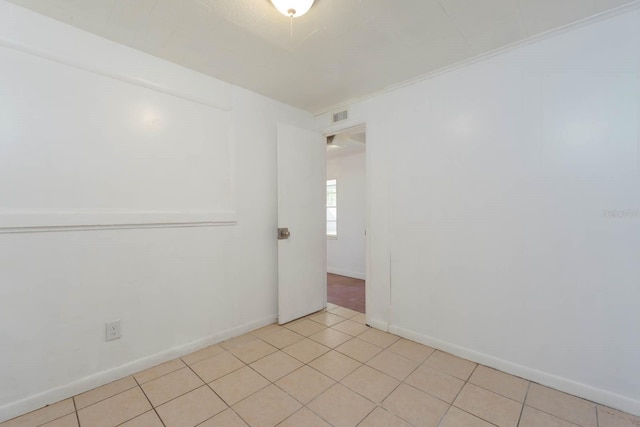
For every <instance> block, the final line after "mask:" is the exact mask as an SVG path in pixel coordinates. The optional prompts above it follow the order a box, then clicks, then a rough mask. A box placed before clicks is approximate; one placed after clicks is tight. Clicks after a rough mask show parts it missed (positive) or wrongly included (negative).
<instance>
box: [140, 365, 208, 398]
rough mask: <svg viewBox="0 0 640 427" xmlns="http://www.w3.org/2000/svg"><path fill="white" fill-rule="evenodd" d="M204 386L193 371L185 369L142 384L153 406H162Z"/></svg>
mask: <svg viewBox="0 0 640 427" xmlns="http://www.w3.org/2000/svg"><path fill="white" fill-rule="evenodd" d="M203 385H204V383H203V382H202V380H201V379H200V378H198V376H197V375H196V374H194V373H193V371H192V370H191V369H189V368H183V369H180V370H179V371H175V372H172V373H170V374H167V375H165V376H163V377H160V378H158V379H155V380H153V381H149V382H148V383H146V384H142V386H141V387H142V389H143V390H144V393H145V394H146V395H147V397H148V398H149V401H151V404H152V405H153V406H160V405H162V404H163V403H166V402H168V401H170V400H171V399H175V398H176V397H178V396H181V395H183V394H185V393H188V392H190V391H191V390H195V389H196V388H198V387H200V386H203Z"/></svg>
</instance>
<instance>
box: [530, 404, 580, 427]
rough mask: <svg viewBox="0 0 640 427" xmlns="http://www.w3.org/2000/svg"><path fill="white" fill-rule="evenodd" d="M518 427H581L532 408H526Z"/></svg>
mask: <svg viewBox="0 0 640 427" xmlns="http://www.w3.org/2000/svg"><path fill="white" fill-rule="evenodd" d="M518 427H579V426H578V425H577V424H573V423H570V422H569V421H565V420H563V419H560V418H558V417H554V416H553V415H549V414H547V413H545V412H542V411H539V410H537V409H535V408H532V407H530V406H525V407H524V409H523V410H522V416H521V418H520V424H518Z"/></svg>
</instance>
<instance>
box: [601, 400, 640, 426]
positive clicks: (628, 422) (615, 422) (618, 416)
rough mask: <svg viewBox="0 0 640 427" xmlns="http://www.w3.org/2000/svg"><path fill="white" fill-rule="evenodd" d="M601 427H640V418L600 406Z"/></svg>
mask: <svg viewBox="0 0 640 427" xmlns="http://www.w3.org/2000/svg"><path fill="white" fill-rule="evenodd" d="M598 423H599V424H598V425H599V427H640V417H634V416H633V415H629V414H625V413H623V412H620V411H616V410H615V409H611V408H607V407H606V406H602V405H598Z"/></svg>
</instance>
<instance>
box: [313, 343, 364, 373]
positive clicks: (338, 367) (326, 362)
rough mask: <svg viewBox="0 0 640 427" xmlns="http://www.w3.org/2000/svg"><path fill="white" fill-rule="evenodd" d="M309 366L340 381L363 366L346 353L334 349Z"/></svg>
mask: <svg viewBox="0 0 640 427" xmlns="http://www.w3.org/2000/svg"><path fill="white" fill-rule="evenodd" d="M309 366H311V367H312V368H314V369H317V370H318V371H320V372H322V373H323V374H325V375H327V376H329V377H331V378H333V379H334V380H336V381H340V380H341V379H343V378H344V377H346V376H347V375H349V374H350V373H351V372H353V371H355V370H356V369H358V368H359V367H360V366H362V364H361V363H360V362H358V361H356V360H353V359H352V358H350V357H347V356H345V355H344V354H341V353H338V352H337V351H334V350H332V351H330V352H328V353H326V354H323V355H322V356H320V357H318V358H317V359H316V360H314V361H312V362H311V363H309Z"/></svg>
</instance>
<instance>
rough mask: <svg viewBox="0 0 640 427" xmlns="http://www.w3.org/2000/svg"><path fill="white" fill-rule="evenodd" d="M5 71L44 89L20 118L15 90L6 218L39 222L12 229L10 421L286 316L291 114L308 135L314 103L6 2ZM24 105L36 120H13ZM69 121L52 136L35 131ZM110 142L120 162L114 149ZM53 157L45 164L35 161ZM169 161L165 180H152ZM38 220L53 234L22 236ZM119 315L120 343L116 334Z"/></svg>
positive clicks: (6, 146) (0, 241) (3, 350)
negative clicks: (149, 109) (279, 129)
mask: <svg viewBox="0 0 640 427" xmlns="http://www.w3.org/2000/svg"><path fill="white" fill-rule="evenodd" d="M0 63H1V64H2V75H3V77H5V76H12V77H14V78H16V79H17V78H18V77H20V79H21V80H20V82H21V83H20V84H29V83H31V84H33V85H34V86H37V87H39V88H40V89H41V91H40V93H39V95H37V94H36V93H31V94H30V95H29V96H30V98H29V99H30V100H29V104H28V105H26V106H24V108H23V109H22V110H19V108H18V107H19V106H17V105H8V104H7V99H8V98H5V97H4V96H5V93H6V91H7V90H8V88H7V86H0V87H2V88H3V89H2V92H3V94H2V101H0V105H1V106H2V107H0V108H2V114H0V156H2V159H0V162H1V163H2V165H3V167H2V171H1V173H2V177H3V182H2V184H1V185H2V189H3V190H2V191H3V192H12V193H10V194H12V197H5V196H6V195H7V194H4V193H3V195H2V197H1V198H0V212H1V213H2V214H11V213H16V212H17V215H14V216H13V218H14V219H15V218H18V219H20V218H22V217H23V214H24V213H25V212H26V211H28V210H32V211H33V212H34V215H35V216H34V218H35V219H34V222H32V223H29V224H25V223H10V222H9V221H8V220H7V221H5V222H4V223H3V225H4V226H6V227H8V228H4V229H3V230H2V231H0V325H3V326H2V327H0V421H1V420H4V419H7V418H11V417H13V416H15V415H18V414H20V413H23V412H26V411H28V410H31V409H35V408H37V407H40V406H43V405H44V404H48V403H52V402H54V401H57V400H59V399H62V398H65V397H68V396H70V395H72V394H75V393H78V392H81V391H84V390H87V389H90V388H93V387H95V386H97V385H100V384H103V383H105V382H108V381H110V380H113V379H116V378H118V377H121V376H124V375H127V374H130V373H133V372H135V371H137V370H139V369H143V368H145V367H148V366H151V365H153V364H155V363H158V362H162V361H164V360H167V359H169V358H172V357H175V356H178V355H181V354H183V353H185V352H188V351H190V350H193V349H195V348H198V347H202V346H205V345H206V344H209V343H213V342H217V341H220V340H222V339H224V338H226V337H228V336H231V335H234V334H238V333H241V332H243V331H246V330H249V329H252V328H255V327H257V326H260V325H263V324H266V323H269V322H272V321H274V320H275V316H276V312H277V271H276V260H277V246H276V245H277V241H276V240H275V239H274V234H273V233H274V230H275V229H276V227H277V220H276V215H277V207H276V123H277V122H285V123H290V124H294V125H297V126H300V127H305V128H311V127H312V125H313V119H312V117H311V116H310V115H309V114H308V113H306V112H302V111H300V110H297V109H294V108H291V107H288V106H285V105H283V104H280V103H277V102H275V101H271V100H269V99H266V98H264V97H261V96H258V95H255V94H253V93H251V92H248V91H246V90H243V89H240V88H237V87H233V86H231V85H228V84H226V83H223V82H220V81H217V80H214V79H211V78H209V77H207V76H204V75H201V74H198V73H195V72H192V71H189V70H187V69H184V68H182V67H179V66H176V65H174V64H170V63H168V62H165V61H162V60H159V59H156V58H153V57H150V56H148V55H145V54H142V53H139V52H137V51H134V50H131V49H128V48H125V47H123V46H120V45H117V44H115V43H112V42H110V41H106V40H104V39H100V38H98V37H95V36H93V35H90V34H88V33H84V32H82V31H80V30H77V29H75V28H72V27H69V26H66V25H64V24H61V23H59V22H56V21H53V20H50V19H48V18H45V17H42V16H40V15H37V14H34V13H32V12H29V11H27V10H24V9H22V8H19V7H17V6H14V5H12V4H9V3H6V2H4V1H0ZM31 63H36V64H38V65H39V66H35V67H33V66H30V65H29V64H31ZM25 64H26V65H25ZM19 67H20V70H23V71H24V72H23V73H22V75H21V76H17V75H16V74H15V73H13V72H14V71H15V70H17V69H18V68H19ZM25 67H26V68H25ZM51 73H55V76H56V78H55V79H53V77H52V74H51ZM13 81H14V82H15V81H17V80H13ZM97 82H102V83H97ZM101 84H104V85H108V87H109V90H103V89H104V86H101ZM79 88H82V89H83V90H82V91H79ZM14 89H15V87H14ZM23 89H24V88H23ZM25 90H26V89H25ZM61 91H63V92H66V93H67V94H68V95H69V96H63V95H61ZM86 91H94V92H93V93H92V96H94V97H95V100H96V103H99V104H100V105H101V108H103V110H102V111H101V114H99V115H95V114H92V112H93V110H92V109H91V107H92V105H93V104H90V103H88V101H87V99H86V98H85V97H84V95H86V93H87V92H86ZM12 97H13V98H11V99H13V100H14V101H15V100H19V99H20V96H19V93H17V94H16V93H15V92H13V95H12ZM132 97H133V98H132ZM16 102H18V101H16ZM139 105H153V106H155V107H157V109H158V111H159V112H160V113H166V114H164V115H163V114H161V117H162V120H163V121H161V122H160V127H159V128H158V129H156V130H154V132H156V136H155V137H154V138H155V141H159V142H158V144H160V145H155V146H154V145H153V144H152V143H153V142H154V138H149V137H147V136H145V135H144V131H140V132H139V134H138V136H139V138H136V137H135V135H136V132H138V130H136V129H132V128H134V127H135V126H138V125H139V123H140V122H139V121H138V120H140V118H141V116H140V115H139V114H138V113H139V110H138V109H136V107H138V106H139ZM17 112H22V113H24V112H31V114H32V116H31V117H27V118H26V119H25V116H24V115H23V116H22V119H21V120H11V119H10V118H8V117H11V115H12V114H15V113H17ZM40 112H47V114H46V115H44V116H43V117H38V114H39V113H40ZM169 113H170V114H169ZM49 114H58V116H56V117H57V119H58V121H56V122H52V121H51V120H50V118H51V116H49ZM27 116H28V114H27ZM220 117H222V119H219V118H220ZM142 118H144V117H142ZM59 120H66V122H65V126H66V127H65V126H59V127H58V128H57V129H56V132H55V134H54V135H49V136H50V138H46V135H42V134H40V135H38V134H37V133H36V132H35V130H34V127H38V126H42V125H43V124H47V126H49V125H51V126H54V125H60V123H61V122H60V121H59ZM103 124H104V125H105V126H106V127H107V128H108V131H109V132H111V133H110V135H116V136H122V139H118V138H117V137H111V138H105V137H104V134H105V132H103V131H104V130H105V129H103V128H102V127H101V126H102V125H103ZM164 124H166V125H167V126H168V127H167V128H163V127H162V126H163V125H164ZM76 125H77V126H76ZM41 128H42V127H41ZM225 132H226V134H227V135H228V137H227V138H224V135H225ZM177 135H178V136H180V137H179V138H176V136H177ZM214 135H215V136H214ZM217 138H222V139H217ZM125 141H126V142H125ZM136 143H138V144H147V147H145V149H140V147H132V146H131V145H132V144H136ZM83 144H92V147H94V148H95V151H93V152H94V153H96V152H97V154H98V155H97V156H92V154H91V153H92V151H91V150H86V149H83ZM109 144H114V146H115V147H116V148H117V150H116V149H115V148H114V146H111V147H110V146H109ZM108 148H113V149H114V150H115V151H118V152H119V153H120V157H118V156H116V155H115V154H114V153H113V152H110V153H108V154H109V155H105V156H104V157H101V156H100V154H101V153H103V152H104V150H107V149H108ZM41 150H45V151H46V156H47V157H46V159H45V160H46V162H45V163H43V165H44V166H46V167H42V168H36V167H32V166H33V165H32V164H29V163H28V161H29V157H30V156H31V157H32V158H38V156H41V154H42V152H41ZM136 150H137V151H136ZM16 152H19V153H20V156H17V155H16V157H12V156H13V153H16ZM136 152H137V155H138V156H139V157H136ZM194 153H196V154H198V153H199V154H201V156H202V157H204V159H202V158H199V156H198V155H196V156H193V154H194ZM206 153H209V154H211V155H209V156H207V155H205V154H206ZM150 157H152V158H150ZM114 158H115V159H116V160H118V161H114V162H112V160H114ZM101 159H102V160H101ZM39 161H40V160H39ZM12 163H14V164H13V166H12ZM55 165H59V166H62V165H64V166H65V167H64V168H63V167H59V168H56V167H55ZM89 166H91V167H89ZM109 166H114V168H115V167H117V169H114V170H109ZM69 168H71V169H69ZM157 168H164V170H165V173H166V176H163V175H160V176H159V178H158V181H157V182H156V181H154V180H153V179H147V178H149V177H152V178H153V177H155V176H158V175H154V174H156V172H157ZM209 168H217V169H216V170H213V171H212V170H208V169H209ZM25 169H27V170H28V173H26V170H25ZM134 171H135V172H134ZM133 173H136V174H137V175H135V176H131V174H133ZM168 176H170V178H171V179H170V180H171V182H172V183H174V184H175V187H171V189H170V190H171V191H166V190H167V185H168V184H167V179H168V178H167V177H168ZM217 177H218V178H220V179H216V178H217ZM68 179H71V182H73V183H74V184H75V185H74V186H72V187H69V186H67V185H66V184H64V183H65V182H67V181H65V180H68ZM100 179H102V180H107V183H106V185H105V182H104V181H100ZM128 179H131V181H130V182H132V183H134V184H135V186H134V188H128V187H127V186H126V185H122V184H123V182H124V181H125V180H128ZM6 180H9V181H10V182H11V185H8V183H7V181H6ZM112 180H116V181H117V182H114V181H112ZM212 181H213V182H212ZM96 182H99V183H100V185H102V186H98V185H97V184H96V188H95V195H94V196H92V197H89V196H88V194H89V193H87V191H89V190H91V185H93V184H91V185H89V184H88V183H96ZM111 182H113V184H114V185H110V184H111ZM63 184H64V185H63ZM165 184H166V185H165ZM145 186H146V187H145ZM180 187H186V188H185V190H184V192H175V191H173V189H174V188H180ZM76 189H77V190H78V191H76ZM125 191H131V192H132V194H133V195H134V196H136V197H129V195H127V194H125V193H123V192H125ZM219 191H222V192H219ZM225 191H226V193H225ZM149 192H150V193H152V194H149ZM20 195H23V196H25V197H24V198H22V199H21V198H20V197H19V196H20ZM145 195H146V196H148V198H146V199H145V198H144V197H145ZM13 196H15V197H13ZM27 196H28V197H27ZM85 196H86V197H85ZM137 196H141V197H142V198H143V201H144V202H145V203H143V204H141V205H136V204H135V201H136V200H140V199H139V198H138V197H137ZM161 201H164V204H161V203H160V202H161ZM85 202H86V203H85ZM178 208H182V210H181V211H178V212H176V209H178ZM4 218H5V219H6V218H9V217H8V216H6V217H4ZM38 221H40V222H38ZM201 221H203V222H208V223H210V224H218V225H217V226H215V225H207V226H202V224H201ZM233 221H236V222H233ZM158 222H162V223H167V222H169V223H172V222H187V224H185V225H188V226H185V227H177V226H175V224H174V226H168V227H166V226H162V225H158V224H157V223H158ZM34 224H42V225H44V226H46V227H45V228H44V229H34V228H24V226H29V225H34ZM101 224H102V225H101ZM104 224H117V226H116V227H106V226H104ZM123 224H124V225H123ZM152 224H155V225H152ZM60 225H66V226H71V225H83V226H84V227H79V228H74V227H67V228H52V227H54V226H60ZM87 225H89V227H87ZM165 225H166V224H165ZM16 227H18V228H16ZM246 265H251V268H250V269H247V268H243V266H246ZM114 319H120V320H121V321H122V332H123V337H122V339H120V340H117V341H112V342H109V343H107V342H105V339H104V323H105V322H106V321H110V320H114Z"/></svg>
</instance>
